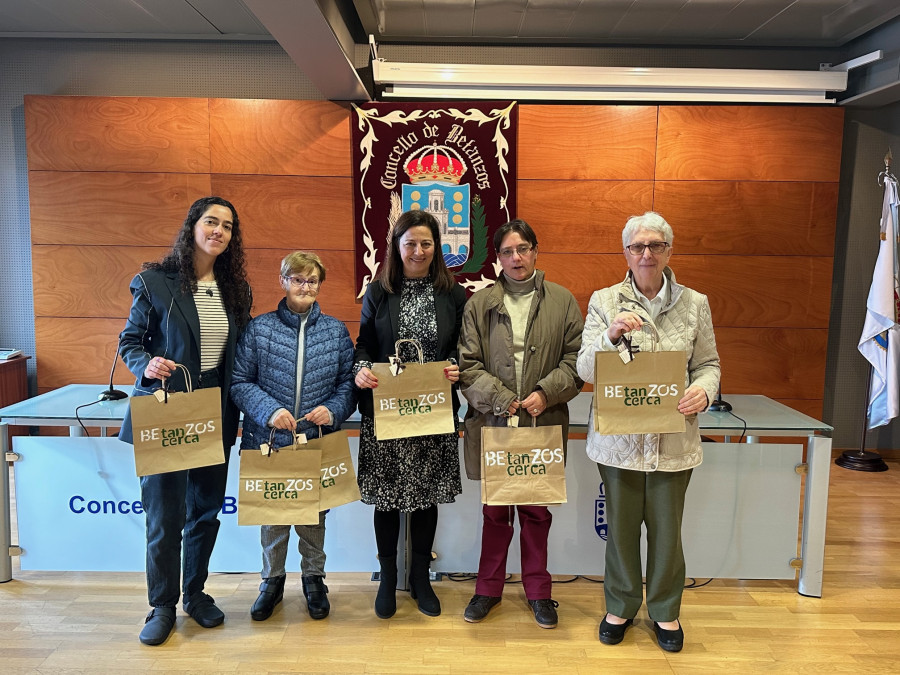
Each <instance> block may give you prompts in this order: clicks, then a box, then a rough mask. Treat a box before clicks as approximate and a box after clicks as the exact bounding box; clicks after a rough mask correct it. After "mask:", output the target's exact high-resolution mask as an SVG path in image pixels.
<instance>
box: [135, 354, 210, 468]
mask: <svg viewBox="0 0 900 675" xmlns="http://www.w3.org/2000/svg"><path fill="white" fill-rule="evenodd" d="M177 367H179V368H181V369H182V370H184V371H185V380H186V382H187V385H188V389H189V391H187V392H169V393H168V394H166V392H164V391H163V390H162V389H160V390H158V391H156V392H155V394H154V395H152V396H133V397H132V398H131V430H132V434H133V436H134V466H135V469H136V472H137V475H138V476H149V475H152V474H157V473H168V472H170V471H182V470H184V469H196V468H198V467H201V466H212V465H214V464H224V463H225V448H224V447H223V446H222V390H221V389H220V388H219V387H210V388H209V389H197V390H196V391H190V389H191V381H190V375H189V374H188V373H187V368H185V367H184V366H182V365H180V364H178V366H177Z"/></svg>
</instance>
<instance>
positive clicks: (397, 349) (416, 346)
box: [394, 338, 425, 363]
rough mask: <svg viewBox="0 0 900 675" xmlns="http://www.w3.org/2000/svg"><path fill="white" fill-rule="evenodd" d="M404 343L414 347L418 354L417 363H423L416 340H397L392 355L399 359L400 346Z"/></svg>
mask: <svg viewBox="0 0 900 675" xmlns="http://www.w3.org/2000/svg"><path fill="white" fill-rule="evenodd" d="M404 342H408V343H410V344H411V345H412V346H413V347H415V348H416V351H417V352H418V353H419V363H425V357H423V356H422V345H421V344H420V343H419V341H418V340H415V339H413V338H402V339H400V340H397V341H396V342H395V343H394V355H395V356H397V358H400V345H401V344H403V343H404Z"/></svg>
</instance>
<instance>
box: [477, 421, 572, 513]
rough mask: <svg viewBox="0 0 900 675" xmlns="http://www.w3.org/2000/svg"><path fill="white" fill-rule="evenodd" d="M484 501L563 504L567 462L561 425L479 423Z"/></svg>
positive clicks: (489, 502)
mask: <svg viewBox="0 0 900 675" xmlns="http://www.w3.org/2000/svg"><path fill="white" fill-rule="evenodd" d="M481 501H482V503H483V504H492V505H500V506H504V505H509V504H562V503H565V501H566V465H565V453H564V452H563V444H562V427H561V426H559V425H553V426H546V427H482V429H481Z"/></svg>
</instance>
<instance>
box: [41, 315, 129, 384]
mask: <svg viewBox="0 0 900 675" xmlns="http://www.w3.org/2000/svg"><path fill="white" fill-rule="evenodd" d="M125 319H126V317H125V316H124V315H123V316H122V317H121V318H118V319H77V318H60V317H42V316H39V317H36V318H35V320H34V337H35V342H36V343H37V365H38V368H37V385H38V387H50V388H52V389H55V388H57V387H62V386H63V385H66V384H72V383H74V382H77V383H79V384H109V370H110V368H112V359H113V356H115V353H116V346H117V344H118V340H119V333H121V332H122V329H123V328H124V327H125ZM115 382H116V384H119V385H123V386H124V385H132V384H134V376H132V375H131V374H130V373H129V372H128V369H127V368H126V367H125V364H124V363H122V361H121V359H119V362H118V364H117V365H116V376H115ZM126 391H127V390H126Z"/></svg>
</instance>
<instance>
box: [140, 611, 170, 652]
mask: <svg viewBox="0 0 900 675" xmlns="http://www.w3.org/2000/svg"><path fill="white" fill-rule="evenodd" d="M174 627H175V608H174V607H154V608H153V609H151V610H150V613H149V614H148V615H147V618H146V619H144V627H143V628H142V629H141V635H140V640H141V642H143V643H144V644H145V645H161V644H162V643H163V642H165V641H166V640H167V639H168V637H169V633H171V632H172V628H174Z"/></svg>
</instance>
